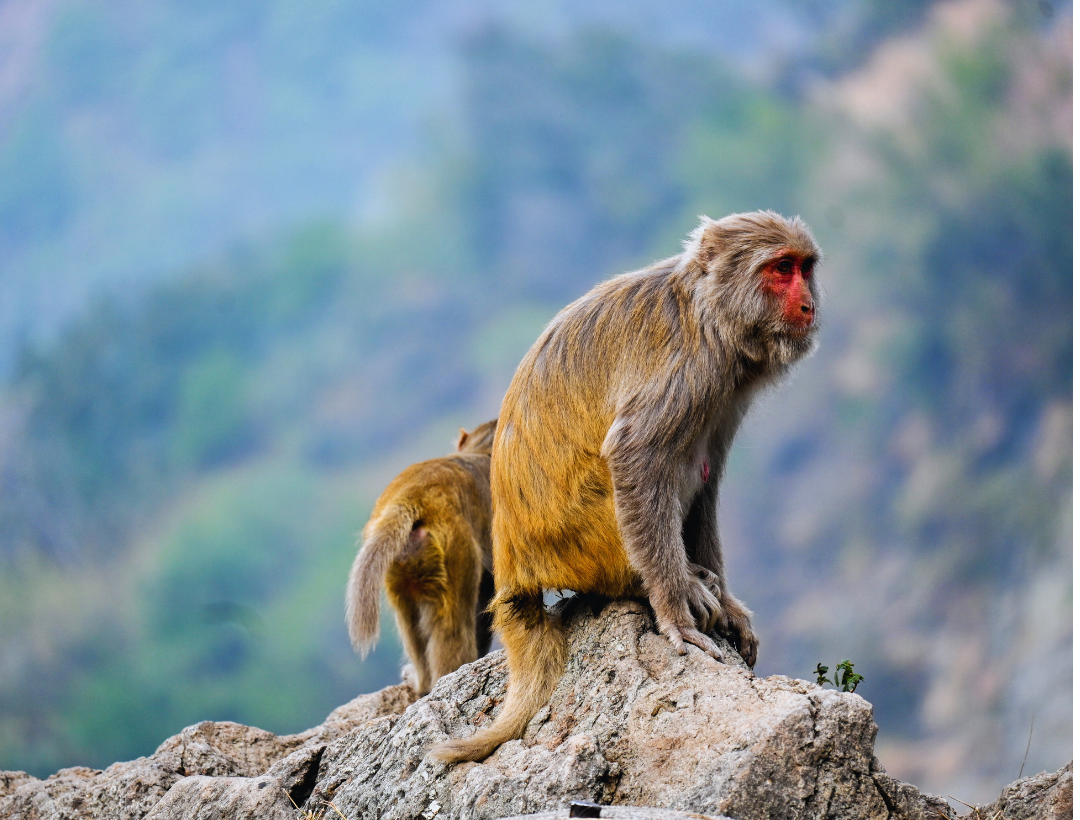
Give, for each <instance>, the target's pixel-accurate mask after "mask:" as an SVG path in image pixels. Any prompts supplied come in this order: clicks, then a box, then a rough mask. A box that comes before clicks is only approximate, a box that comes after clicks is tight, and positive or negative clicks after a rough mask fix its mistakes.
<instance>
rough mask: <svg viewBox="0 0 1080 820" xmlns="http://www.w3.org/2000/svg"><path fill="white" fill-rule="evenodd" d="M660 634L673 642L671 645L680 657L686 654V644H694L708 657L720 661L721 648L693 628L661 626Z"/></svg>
mask: <svg viewBox="0 0 1080 820" xmlns="http://www.w3.org/2000/svg"><path fill="white" fill-rule="evenodd" d="M660 633H661V634H662V635H664V636H665V637H666V638H667V639H668V640H669V641H671V645H672V646H674V647H675V651H676V652H678V653H679V654H680V655H685V654H686V644H693V645H694V646H696V647H697V648H698V649H700V650H701V651H702V652H704V653H705V654H706V655H711V656H712V657H714V658H716V660H720V657H721V656H720V647H718V646H717V645H716V643H715V642H714V641H713V639H712V638H710V637H709V636H708V635H706V634H704V633H702V632H698V631H697V630H696V629H694V628H693V627H692V626H676V625H675V624H670V625H667V626H665V625H660Z"/></svg>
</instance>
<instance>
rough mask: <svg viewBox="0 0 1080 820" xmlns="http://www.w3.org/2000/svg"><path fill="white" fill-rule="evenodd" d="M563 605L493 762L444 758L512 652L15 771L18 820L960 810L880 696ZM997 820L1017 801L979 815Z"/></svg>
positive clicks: (742, 816) (637, 606)
mask: <svg viewBox="0 0 1080 820" xmlns="http://www.w3.org/2000/svg"><path fill="white" fill-rule="evenodd" d="M563 606H564V612H563V614H564V617H565V618H566V621H567V623H568V624H569V626H570V632H571V651H570V661H569V664H568V667H567V671H566V674H564V675H563V677H562V680H561V681H560V683H559V685H558V687H557V689H556V691H555V693H554V694H553V696H552V698H551V700H550V701H549V703H548V705H547V706H546V707H545V708H544V709H543V710H542V711H541V712H540V713H539V714H538V715H537V716H536V717H535V718H534V719H533V720H532V721H531V722H530V724H529V726H528V728H527V729H526V731H525V735H524V737H523V738H522V739H521V740H516V741H511V742H509V743H505V744H503V745H502V746H501V747H500V748H499V749H498V750H496V752H495V753H494V754H493V755H492V756H491V757H490V758H488V759H487V760H485V761H483V762H482V763H464V764H460V765H457V766H446V765H444V764H441V763H437V762H435V761H433V760H432V759H431V758H430V757H427V756H426V752H427V750H428V748H429V747H430V746H431V744H432V743H434V742H436V741H439V740H442V739H444V738H446V737H450V736H463V735H467V734H469V733H471V732H473V731H475V729H476V728H477V727H479V726H483V725H484V724H485V723H487V722H488V721H490V720H491V719H492V716H493V714H494V713H495V712H496V711H497V709H498V706H499V703H500V702H501V700H502V698H503V696H504V694H505V688H506V669H505V663H504V659H503V655H502V653H501V652H498V653H493V654H492V655H489V656H488V657H486V658H483V659H481V660H479V661H477V662H476V663H473V664H470V665H469V666H466V667H463V668H462V669H460V670H458V671H457V672H456V673H454V674H453V675H449V676H447V677H445V678H443V679H442V680H441V681H440V682H439V683H438V685H437V686H436V687H435V689H434V690H433V691H432V692H431V694H430V695H428V696H427V697H425V698H423V699H421V700H419V701H416V702H413V698H412V695H411V692H410V690H409V689H408V688H407V687H405V686H404V685H400V686H393V687H389V688H388V689H384V690H382V691H381V692H377V693H375V694H373V695H366V696H362V697H360V698H357V699H356V700H354V701H353V702H351V703H349V704H347V705H346V706H343V707H341V708H340V709H338V710H336V711H335V712H334V713H333V714H331V715H330V717H329V718H328V719H327V721H326V722H325V723H324V724H323V725H322V726H319V727H316V728H315V729H311V730H309V731H307V732H304V733H302V734H298V735H289V736H283V737H277V736H275V735H272V734H270V733H269V732H263V731H261V730H259V729H252V728H248V727H244V726H239V725H237V724H233V723H209V722H207V723H201V724H198V725H196V726H193V727H190V728H188V729H185V730H184V731H183V732H181V733H180V734H179V735H177V736H176V737H174V738H171V739H170V740H168V741H166V742H165V743H163V744H162V745H161V747H160V748H159V749H158V750H157V752H155V753H154V754H153V755H151V756H150V757H147V758H142V759H140V760H136V761H132V762H130V763H118V764H116V765H114V766H111V767H110V768H109V769H107V770H105V771H104V772H97V771H93V770H89V769H66V770H64V771H61V772H58V773H57V774H56V775H54V776H53V777H50V778H48V779H47V780H36V779H34V778H28V777H27V776H25V775H20V774H17V773H6V774H4V775H0V817H19V818H26V820H38V819H39V818H40V819H41V820H46V819H47V820H61V818H63V819H64V820H67V819H68V818H70V819H71V820H74V819H75V818H110V819H111V818H125V820H126V819H127V818H132V820H134V819H135V818H143V817H145V818H147V820H180V818H204V817H205V818H238V819H240V818H253V819H254V818H269V819H270V820H275V818H283V819H284V818H296V817H297V816H298V812H297V811H296V808H295V807H296V806H299V807H302V808H303V809H304V810H305V811H307V812H312V813H314V814H315V815H316V816H318V815H322V816H325V817H337V812H341V814H343V815H344V816H345V817H347V818H349V820H352V819H353V818H372V819H374V818H380V819H381V820H389V819H390V818H403V819H404V818H423V819H424V820H435V818H504V817H510V816H515V815H528V814H536V813H544V812H552V811H556V812H557V814H544V815H542V816H544V817H554V816H562V817H565V816H566V807H567V806H568V805H569V804H570V802H571V801H589V802H592V803H598V804H603V805H604V808H603V809H600V810H597V811H598V812H599V816H601V817H609V818H615V819H616V820H637V819H638V818H642V819H643V818H656V820H674V818H676V817H687V816H699V817H700V816H702V815H706V816H712V817H723V816H728V817H732V818H739V820H758V819H759V818H760V819H761V820H764V819H765V818H825V817H830V818H881V820H886V818H896V819H897V820H931V818H933V820H941V818H942V817H944V818H947V820H948V818H955V817H956V815H955V814H954V813H953V812H952V810H951V809H950V808H949V806H948V805H947V804H946V803H945V801H943V800H941V799H940V798H936V797H932V796H928V795H923V794H920V793H919V792H918V790H916V789H915V788H914V787H913V786H910V785H907V784H904V783H899V782H897V781H896V780H893V779H892V778H891V777H889V776H888V775H887V774H886V773H885V772H884V771H882V769H881V767H880V766H879V765H878V763H877V761H876V759H875V758H874V754H873V751H874V750H873V746H874V738H875V735H876V732H877V727H876V726H875V724H874V721H873V713H872V709H871V707H870V704H868V703H867V702H866V701H865V700H863V699H862V698H861V697H859V696H858V695H855V694H844V693H840V692H836V691H832V690H825V689H822V688H821V687H818V686H816V685H814V684H811V683H808V682H806V681H800V680H794V679H791V678H786V677H780V676H773V677H770V678H757V677H755V676H754V675H753V673H751V672H750V670H748V669H747V668H746V667H745V665H743V663H742V661H741V660H740V659H739V657H738V655H737V654H736V653H735V652H734V651H733V650H731V649H730V648H729V647H726V645H725V650H726V654H725V661H726V662H725V663H719V662H717V661H714V660H713V659H711V658H710V657H708V656H707V655H705V654H704V653H702V652H700V651H699V650H697V649H695V648H693V647H691V648H689V651H688V653H687V654H686V655H683V656H679V655H676V654H675V652H674V650H673V649H672V647H671V645H670V644H669V643H668V642H667V641H666V640H664V639H663V638H661V637H660V636H659V635H657V634H656V632H655V628H654V624H653V622H652V617H651V614H650V611H649V609H648V607H646V606H645V605H643V604H641V603H638V602H633V601H619V602H614V603H608V604H607V605H606V606H603V607H602V611H600V610H601V605H600V604H599V603H596V602H592V601H590V600H588V599H585V598H583V597H581V596H579V597H577V598H573V599H571V600H570V601H568V602H566V603H565V604H564V605H563ZM1039 778H1042V779H1039ZM1036 781H1037V782H1036ZM1071 784H1072V770H1071V767H1069V769H1068V771H1067V773H1066V771H1065V770H1062V772H1059V773H1057V774H1056V775H1040V776H1039V777H1038V778H1029V779H1028V780H1027V781H1022V782H1021V783H1018V784H1014V785H1013V786H1010V787H1009V788H1008V789H1006V792H1005V793H1003V794H1002V798H1001V799H1000V800H999V801H998V803H996V804H994V807H991V808H990V810H991V811H1003V812H1005V814H1004V816H1005V817H1012V816H1016V817H1024V818H1027V817H1033V818H1034V817H1040V818H1041V817H1056V816H1057V814H1054V813H1053V812H1055V811H1058V808H1056V807H1060V806H1064V805H1065V802H1066V800H1067V802H1068V805H1069V806H1070V807H1071V800H1072V786H1071ZM1010 790H1012V791H1010ZM1003 801H1004V802H1003ZM331 804H332V805H331ZM998 804H1001V805H1000V806H998ZM632 806H636V807H639V808H629V807H632ZM641 807H654V808H641ZM981 811H984V812H985V811H987V810H981ZM1013 811H1015V812H1022V813H1016V814H1010V813H1009V812H1013ZM1040 811H1041V812H1043V813H1042V814H1040V813H1038V812H1040ZM586 812H587V810H586ZM1047 812H1050V813H1047ZM582 816H590V815H589V814H588V813H586V814H585V815H582ZM591 816H597V814H596V813H593V814H592V815H591ZM990 816H994V817H998V816H1000V815H998V814H988V813H983V814H982V815H981V817H982V818H988V817H990ZM971 817H972V820H977V816H976V815H975V814H974V813H973V814H972V815H971Z"/></svg>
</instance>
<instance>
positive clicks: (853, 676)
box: [814, 660, 863, 692]
mask: <svg viewBox="0 0 1080 820" xmlns="http://www.w3.org/2000/svg"><path fill="white" fill-rule="evenodd" d="M814 671H815V672H817V684H818V686H824V685H825V684H826V683H832V684H835V685H836V686H837V687H838V688H839V689H840V691H841V692H854V691H855V687H856V686H858V685H859V684H860V683H862V681H863V676H862V675H860V674H859V673H858V672H856V671H855V664H853V663H852V662H851V661H849V660H848V661H840V663H838V664H836V674H834V675H833V677H832V680H831V681H830V680H829V667H827V666H826V665H825V664H823V663H819V664H818V665H817V669H815V670H814Z"/></svg>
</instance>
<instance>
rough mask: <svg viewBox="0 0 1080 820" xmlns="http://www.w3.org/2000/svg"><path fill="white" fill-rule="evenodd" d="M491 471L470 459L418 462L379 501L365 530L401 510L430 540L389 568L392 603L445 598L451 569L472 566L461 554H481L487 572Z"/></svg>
mask: <svg viewBox="0 0 1080 820" xmlns="http://www.w3.org/2000/svg"><path fill="white" fill-rule="evenodd" d="M490 465H491V457H490V456H488V455H480V454H472V453H458V454H454V455H449V456H444V457H442V458H434V459H430V460H428V461H422V462H420V463H418V464H413V465H411V466H410V467H408V468H406V469H405V470H403V471H402V472H401V473H400V474H399V475H398V476H397V477H396V478H395V479H394V480H393V481H391V482H390V484H389V485H388V486H387V488H386V489H385V490H384V491H383V493H382V495H380V496H379V499H378V501H376V502H375V508H374V510H373V511H372V515H371V520H370V521H369V523H368V527H373V526H377V525H378V521H379V519H380V518H381V517H382V516H384V515H387V514H392V513H393V511H396V510H400V509H405V510H409V511H410V512H411V514H412V515H413V516H414V520H415V524H414V526H422V527H424V528H425V529H426V530H427V531H428V532H429V533H430V536H431V537H430V538H429V539H427V540H426V541H425V545H424V547H423V549H421V550H419V551H415V552H410V551H408V550H406V551H405V552H404V553H402V554H401V555H399V556H398V557H397V558H395V560H394V561H393V562H392V563H391V564H390V567H389V569H388V570H387V574H386V587H387V592H388V593H389V594H390V596H391V599H393V598H394V597H395V596H404V595H408V596H412V597H416V598H429V597H438V596H439V595H441V594H443V589H442V588H443V586H444V585H445V583H446V578H447V577H454V576H455V571H454V570H455V565H456V564H461V563H465V562H467V561H471V559H470V558H469V556H466V555H464V554H463V551H465V550H471V549H477V550H479V552H480V555H481V563H482V565H483V566H484V567H485V568H486V569H489V570H490V569H491V566H492V555H491V487H490V480H489V474H490ZM366 529H367V528H365V531H366Z"/></svg>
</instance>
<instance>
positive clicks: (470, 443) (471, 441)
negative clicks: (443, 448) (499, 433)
mask: <svg viewBox="0 0 1080 820" xmlns="http://www.w3.org/2000/svg"><path fill="white" fill-rule="evenodd" d="M497 421H498V419H492V420H491V421H485V422H484V423H483V424H481V425H480V426H479V427H477V428H476V429H475V430H473V431H472V432H471V433H468V432H466V431H465V428H464V427H462V428H461V433H460V434H459V435H458V442H457V451H458V452H459V453H477V454H478V455H482V456H490V455H491V443H492V442H493V441H494V440H495V423H496V422H497Z"/></svg>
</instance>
